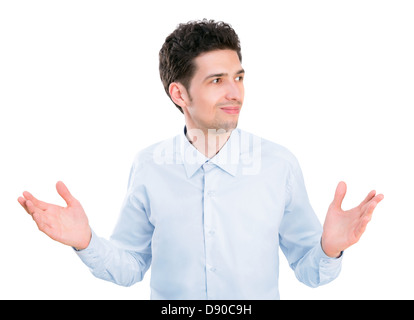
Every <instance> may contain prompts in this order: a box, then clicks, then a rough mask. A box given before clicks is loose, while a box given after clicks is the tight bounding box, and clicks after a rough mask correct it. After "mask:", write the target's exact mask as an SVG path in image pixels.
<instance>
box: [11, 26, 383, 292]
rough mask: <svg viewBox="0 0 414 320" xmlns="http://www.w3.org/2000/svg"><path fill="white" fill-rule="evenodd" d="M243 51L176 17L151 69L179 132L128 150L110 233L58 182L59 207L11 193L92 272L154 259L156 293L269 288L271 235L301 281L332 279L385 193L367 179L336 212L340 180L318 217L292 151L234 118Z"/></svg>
mask: <svg viewBox="0 0 414 320" xmlns="http://www.w3.org/2000/svg"><path fill="white" fill-rule="evenodd" d="M241 61H242V56H241V49H240V43H239V39H238V36H237V34H236V33H235V31H234V30H233V29H232V28H231V27H230V26H229V25H228V24H225V23H223V22H214V21H207V20H203V21H196V22H189V23H187V24H181V25H179V26H178V28H177V29H176V30H175V31H174V32H173V33H172V34H171V35H170V36H168V37H167V38H166V41H165V43H164V45H163V47H162V49H161V51H160V75H161V80H162V82H163V84H164V88H165V90H166V92H167V94H168V95H169V97H170V98H171V100H172V101H173V103H174V104H175V105H176V107H177V108H178V109H179V110H180V111H181V112H182V113H183V114H184V118H185V128H184V132H183V133H182V134H180V135H178V136H176V137H174V138H172V139H170V140H167V141H164V142H162V143H158V144H156V145H153V146H151V147H149V148H147V149H145V150H143V151H141V152H140V153H139V154H138V155H137V157H136V159H135V161H134V163H133V166H132V170H131V173H130V178H129V183H128V191H127V195H126V197H125V200H124V203H123V206H122V209H121V213H120V217H119V220H118V223H117V225H116V227H115V230H114V232H113V235H112V237H111V239H110V241H109V240H105V239H102V238H100V237H98V236H97V235H96V234H95V233H94V232H93V231H92V229H91V228H90V226H89V223H88V219H87V216H86V214H85V212H84V210H83V209H82V206H81V204H80V203H79V201H78V200H77V199H75V198H74V197H73V196H72V195H71V193H70V192H69V190H68V189H67V187H66V186H65V185H64V184H63V183H62V182H58V183H57V185H56V188H57V191H58V193H59V194H60V195H61V196H62V198H63V199H64V200H65V201H66V203H67V207H65V208H62V207H59V206H56V205H53V204H48V203H46V202H43V201H40V200H38V199H36V198H35V197H34V196H33V195H31V194H30V193H29V192H24V193H23V197H19V199H18V201H19V203H20V204H21V205H22V206H23V207H24V208H25V209H26V211H27V212H28V213H29V214H30V215H31V216H32V217H33V219H34V221H35V222H36V224H37V226H38V228H39V229H40V230H41V231H43V232H44V233H46V234H47V235H48V236H49V237H51V238H52V239H54V240H56V241H59V242H61V243H63V244H66V245H69V246H72V247H73V248H74V249H75V250H76V252H77V254H78V255H79V257H80V258H81V259H82V261H83V262H84V263H85V264H86V265H87V266H88V267H89V268H90V270H91V272H92V273H93V274H94V275H95V276H97V277H99V278H102V279H105V280H109V281H113V282H115V283H117V284H120V285H125V286H129V285H132V284H134V283H136V282H138V281H140V280H142V278H143V276H144V274H145V272H146V271H147V270H148V268H149V267H150V265H151V267H152V269H151V270H152V271H151V274H152V278H151V297H152V298H153V299H278V298H279V291H278V268H279V267H278V266H279V256H278V252H279V250H278V248H279V246H280V247H281V249H282V251H283V253H284V254H285V256H286V257H287V259H288V261H289V264H290V266H291V268H292V269H293V270H294V271H295V274H296V276H297V278H298V279H299V280H300V281H302V282H304V283H305V284H306V285H309V286H311V287H317V286H319V285H323V284H326V283H328V282H330V281H332V280H333V279H335V278H336V277H337V276H338V274H339V272H340V268H341V261H342V252H343V251H344V250H345V249H347V248H348V247H349V246H351V245H353V244H355V243H356V242H357V241H358V240H359V238H360V237H361V235H362V234H363V232H364V230H365V228H366V225H367V223H368V222H369V221H370V219H371V216H372V213H373V211H374V209H375V207H376V205H377V204H378V203H379V202H380V201H381V200H382V199H383V195H376V192H375V191H372V192H370V193H369V194H368V196H367V197H366V198H365V200H364V201H362V203H361V204H360V205H359V206H357V207H356V208H354V209H352V210H349V211H346V212H345V211H343V210H342V209H341V203H342V200H343V198H344V196H345V193H346V185H345V183H343V182H340V183H339V184H338V187H337V189H336V192H335V196H334V200H333V202H332V203H331V205H330V206H329V209H328V212H327V216H326V219H325V223H324V226H323V228H322V227H321V225H320V223H319V221H318V219H317V217H316V215H315V214H314V212H313V210H312V208H311V206H310V204H309V200H308V197H307V193H306V189H305V185H304V181H303V176H302V173H301V169H300V167H299V164H298V162H297V160H296V158H295V157H294V156H293V155H292V154H291V153H290V152H289V151H288V150H286V149H285V148H283V147H281V146H279V145H277V144H275V143H272V142H269V141H266V140H264V139H260V138H258V137H256V136H254V135H252V134H249V133H247V132H244V131H242V130H240V129H237V123H238V118H239V114H240V111H241V108H242V105H243V98H244V86H243V78H244V74H245V71H244V69H243V68H242V65H241Z"/></svg>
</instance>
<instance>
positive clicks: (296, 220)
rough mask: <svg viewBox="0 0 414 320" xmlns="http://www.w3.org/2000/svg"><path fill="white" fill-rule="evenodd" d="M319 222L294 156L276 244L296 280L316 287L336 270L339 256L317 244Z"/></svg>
mask: <svg viewBox="0 0 414 320" xmlns="http://www.w3.org/2000/svg"><path fill="white" fill-rule="evenodd" d="M321 236H322V226H321V223H320V222H319V219H318V217H317V216H316V215H315V213H314V211H313V209H312V207H311V205H310V202H309V199H308V195H307V192H306V188H305V183H304V180H303V175H302V171H301V169H300V167H299V164H298V163H297V161H296V159H295V161H293V163H292V168H291V171H290V174H289V176H288V180H287V186H286V201H285V213H284V216H283V219H282V221H281V224H280V229H279V240H280V247H281V249H282V251H283V253H284V254H285V256H286V258H287V260H288V262H289V265H290V267H291V268H292V269H293V270H294V272H295V275H296V277H297V278H298V280H299V281H301V282H303V283H304V284H306V285H307V286H310V287H318V286H320V285H324V284H327V283H329V282H330V281H332V280H334V279H335V278H336V277H337V276H338V275H339V273H340V270H341V262H342V257H341V258H339V259H334V258H330V257H328V256H327V255H326V254H325V253H324V251H323V250H322V247H321Z"/></svg>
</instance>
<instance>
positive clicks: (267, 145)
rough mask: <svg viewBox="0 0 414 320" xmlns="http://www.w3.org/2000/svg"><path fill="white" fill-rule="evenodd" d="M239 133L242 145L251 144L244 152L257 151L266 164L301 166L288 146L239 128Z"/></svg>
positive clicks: (243, 149)
mask: <svg viewBox="0 0 414 320" xmlns="http://www.w3.org/2000/svg"><path fill="white" fill-rule="evenodd" d="M239 133H240V141H241V145H243V144H247V145H249V148H248V149H246V148H242V149H241V150H242V152H241V153H242V154H243V153H246V152H250V153H256V154H257V155H258V156H260V160H261V161H262V162H263V163H264V164H269V165H271V164H277V165H283V166H287V167H290V168H296V167H298V166H299V163H298V160H297V158H296V156H295V155H294V154H293V153H292V152H291V151H290V150H289V149H288V148H287V147H285V146H283V145H280V144H278V143H276V142H273V141H270V140H268V139H265V138H262V137H259V136H256V135H254V134H252V133H249V132H246V131H244V130H239ZM243 140H245V141H243Z"/></svg>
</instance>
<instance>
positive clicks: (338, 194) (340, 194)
mask: <svg viewBox="0 0 414 320" xmlns="http://www.w3.org/2000/svg"><path fill="white" fill-rule="evenodd" d="M345 194H346V183H345V182H343V181H341V182H339V183H338V186H337V187H336V191H335V196H334V199H333V201H332V205H333V206H334V207H336V208H338V209H341V206H342V201H343V200H344V198H345Z"/></svg>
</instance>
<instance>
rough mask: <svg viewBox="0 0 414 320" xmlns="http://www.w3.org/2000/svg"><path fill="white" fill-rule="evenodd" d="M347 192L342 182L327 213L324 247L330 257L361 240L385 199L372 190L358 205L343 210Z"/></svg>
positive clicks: (324, 228)
mask: <svg viewBox="0 0 414 320" xmlns="http://www.w3.org/2000/svg"><path fill="white" fill-rule="evenodd" d="M345 194H346V184H345V183H344V182H340V183H339V184H338V187H337V188H336V192H335V197H334V200H333V202H332V203H331V205H330V206H329V209H328V213H327V214H326V219H325V223H324V226H323V233H322V249H323V251H324V252H325V254H326V255H327V256H329V257H338V256H339V255H340V254H341V252H342V251H344V250H345V249H347V248H349V247H350V246H352V245H353V244H355V243H357V242H358V241H359V239H360V238H361V236H362V234H363V233H364V231H365V228H366V227H367V224H368V222H369V221H370V220H371V217H372V213H373V212H374V209H375V207H376V206H377V204H378V203H379V202H380V201H382V199H384V196H383V195H382V194H378V195H376V192H375V191H371V192H370V193H369V194H368V195H367V197H366V198H365V200H364V201H362V202H361V204H360V205H359V206H358V207H355V208H354V209H351V210H348V211H343V210H342V209H341V205H342V201H343V200H344V197H345Z"/></svg>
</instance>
